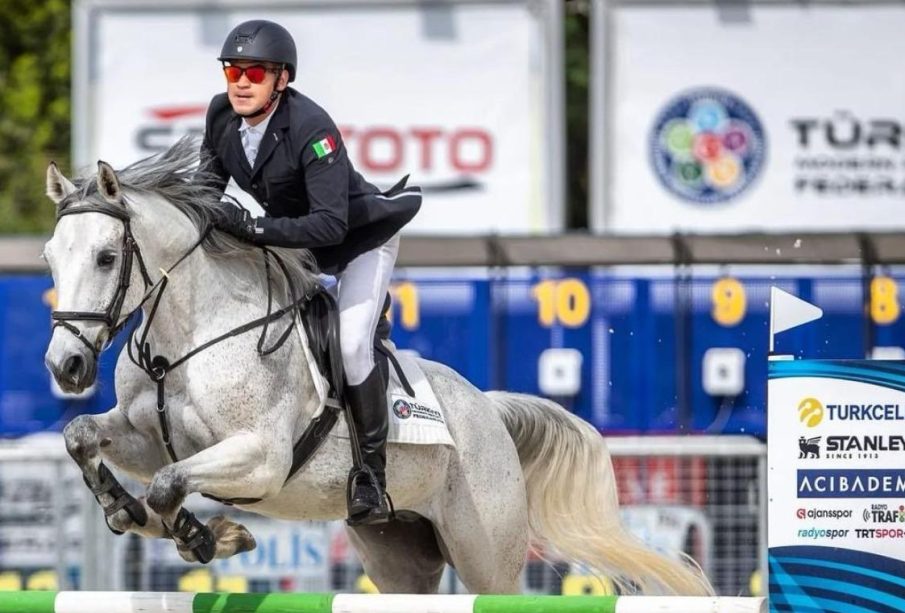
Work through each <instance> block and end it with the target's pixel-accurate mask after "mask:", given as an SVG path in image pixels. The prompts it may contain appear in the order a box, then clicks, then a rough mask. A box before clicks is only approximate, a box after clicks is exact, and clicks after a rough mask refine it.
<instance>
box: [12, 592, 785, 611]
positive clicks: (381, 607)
mask: <svg viewBox="0 0 905 613" xmlns="http://www.w3.org/2000/svg"><path fill="white" fill-rule="evenodd" d="M766 610H767V609H766V604H765V601H764V599H763V598H691V597H665V596H664V597H656V596H417V595H409V594H399V595H394V594H379V595H372V594H292V593H273V594H225V593H219V594H213V593H211V594H205V593H197V594H195V593H189V592H0V612H2V613H659V612H663V613H761V612H765V611H766Z"/></svg>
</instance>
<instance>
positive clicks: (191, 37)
mask: <svg viewBox="0 0 905 613" xmlns="http://www.w3.org/2000/svg"><path fill="white" fill-rule="evenodd" d="M533 4H534V3H531V2H525V1H511V2H486V3H484V2H469V3H464V4H455V3H451V4H445V3H444V4H442V5H432V4H427V5H426V4H424V3H420V2H419V3H416V2H370V3H362V2H330V3H325V2H317V3H315V2H294V3H291V4H290V3H288V2H285V3H280V2H275V3H273V2H272V3H268V4H267V5H266V6H265V7H262V8H260V9H259V8H257V7H256V6H255V5H254V4H253V3H250V2H249V3H230V4H225V5H218V7H216V8H211V6H210V5H209V4H207V3H205V4H200V3H195V4H192V3H183V4H175V3H172V4H170V3H163V4H162V5H160V4H155V5H147V4H144V3H139V2H102V1H100V0H98V1H90V0H85V1H83V2H81V3H80V5H79V9H78V11H79V12H78V13H77V14H78V15H80V16H81V18H80V19H78V20H77V26H78V27H77V29H76V40H77V45H76V49H77V58H78V61H77V63H76V67H77V70H76V79H75V84H76V94H77V103H76V106H75V113H74V114H75V117H74V123H75V124H76V132H75V137H76V139H75V140H76V142H75V147H76V155H75V159H76V161H77V164H80V165H85V166H88V167H93V165H94V164H95V162H96V160H97V159H99V158H100V159H104V160H105V161H107V162H110V163H112V164H114V166H116V167H119V166H121V165H124V164H126V163H129V162H132V161H135V160H137V159H140V158H142V157H146V156H147V155H149V154H151V153H154V152H157V151H160V150H162V149H163V148H165V147H167V146H169V145H170V144H172V143H173V142H175V140H176V139H177V138H178V137H179V136H182V135H183V134H185V133H196V134H201V133H202V132H203V129H204V117H205V110H206V107H207V104H208V102H209V101H210V99H211V97H212V96H213V95H214V94H216V93H219V92H222V91H225V80H224V77H223V74H222V71H221V69H220V65H219V63H218V62H217V61H216V58H217V56H218V55H219V52H220V48H221V46H222V44H223V40H224V39H225V37H226V35H227V33H228V32H229V31H230V30H231V29H232V27H234V26H235V25H237V24H238V23H240V22H242V21H245V20H249V19H270V20H273V21H276V22H278V23H280V24H281V25H283V26H285V27H286V28H287V29H288V30H289V31H290V32H291V33H292V35H293V37H294V39H295V41H296V44H297V47H298V54H299V65H298V76H297V79H296V81H295V82H294V83H293V84H292V86H294V87H295V88H297V89H298V90H299V91H301V92H302V93H304V94H306V95H308V96H310V97H311V98H312V99H314V100H315V101H316V102H317V103H318V104H320V105H321V106H323V107H324V108H325V109H326V110H327V111H328V112H329V113H330V115H331V116H332V117H333V119H334V120H335V121H336V123H337V125H338V126H339V127H340V130H341V132H342V134H343V140H344V142H345V144H346V146H347V147H348V150H349V153H350V158H351V160H352V162H353V164H354V165H355V167H356V169H357V170H358V171H359V172H361V173H362V174H363V175H364V176H365V177H366V178H368V179H369V180H371V181H372V182H374V183H375V184H377V185H378V186H382V187H389V186H390V185H392V184H394V183H395V182H396V181H397V180H398V179H399V178H400V177H402V176H403V175H405V174H408V173H411V175H412V179H411V183H412V184H418V185H421V186H422V187H423V188H424V190H425V194H426V197H425V199H424V204H423V206H422V208H421V211H420V213H419V214H418V215H417V216H416V218H415V219H414V220H413V222H412V223H411V224H409V226H408V227H407V229H406V231H407V232H417V233H445V234H449V233H474V232H490V231H498V232H551V231H556V230H560V229H561V228H562V218H563V215H562V206H563V203H562V198H561V195H560V194H557V193H556V190H557V188H556V186H555V185H554V184H555V183H556V182H557V180H558V179H556V178H554V177H551V176H550V174H551V171H550V169H551V168H553V167H554V165H551V164H550V163H549V157H550V156H551V154H552V153H554V152H556V151H557V148H556V147H554V146H553V144H551V142H550V139H549V138H548V136H547V134H548V132H549V131H550V126H551V125H552V124H551V123H550V122H551V121H552V117H553V116H554V115H555V114H556V112H557V111H556V110H555V109H552V108H551V105H550V100H551V96H549V95H548V93H547V86H548V84H549V83H550V82H552V74H553V72H552V70H551V62H550V61H549V58H548V55H549V54H548V51H549V47H550V40H551V37H550V32H549V30H550V27H551V26H550V23H551V15H553V14H555V13H556V11H551V10H549V9H547V10H541V11H537V10H533V9H532V5H533ZM545 4H546V5H550V3H549V2H548V3H545Z"/></svg>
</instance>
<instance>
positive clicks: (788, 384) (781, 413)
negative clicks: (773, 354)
mask: <svg viewBox="0 0 905 613" xmlns="http://www.w3.org/2000/svg"><path fill="white" fill-rule="evenodd" d="M768 396H769V398H768V405H769V406H768V434H767V442H768V462H769V471H768V473H769V478H768V487H767V490H768V495H769V517H768V525H769V528H768V541H769V560H770V603H771V610H777V611H790V610H795V611H804V610H845V611H860V610H864V611H867V610H871V611H874V610H886V608H892V609H894V610H902V609H903V607H905V582H903V581H902V579H901V577H902V576H903V575H905V546H903V545H905V362H898V361H879V360H851V361H841V360H839V361H834V360H790V361H771V362H770V366H769V383H768ZM878 606H879V607H880V608H879V609H878V608H876V607H878Z"/></svg>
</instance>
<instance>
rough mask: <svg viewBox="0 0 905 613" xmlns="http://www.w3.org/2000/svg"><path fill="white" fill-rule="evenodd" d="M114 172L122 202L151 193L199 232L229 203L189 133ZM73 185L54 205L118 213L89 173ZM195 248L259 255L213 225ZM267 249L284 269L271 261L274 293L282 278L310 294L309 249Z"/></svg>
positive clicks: (284, 289)
mask: <svg viewBox="0 0 905 613" xmlns="http://www.w3.org/2000/svg"><path fill="white" fill-rule="evenodd" d="M116 177H117V179H119V182H120V185H121V187H122V189H123V192H124V193H125V194H126V200H127V202H128V195H129V192H147V193H153V194H156V195H158V196H160V197H161V198H163V199H165V200H166V201H167V202H169V203H170V204H172V205H173V206H175V207H176V208H177V209H179V210H180V211H182V213H184V214H185V216H186V217H188V218H189V220H190V221H191V222H192V224H193V225H194V226H195V228H196V229H197V230H198V231H199V233H200V232H203V231H204V229H205V228H207V227H208V226H210V225H211V224H212V221H213V219H214V218H215V217H217V216H218V215H219V212H218V211H220V210H221V209H222V207H223V206H229V205H224V204H223V203H222V202H221V200H222V198H223V192H222V190H221V189H220V188H219V187H216V185H217V183H218V181H219V179H218V178H217V177H216V175H214V174H213V173H212V172H211V171H210V168H209V167H208V166H207V165H204V164H202V163H201V159H200V155H199V144H198V141H197V139H195V138H191V137H184V138H181V139H180V140H179V141H178V142H177V143H176V144H175V145H173V146H172V147H170V148H169V149H168V150H167V151H164V152H163V153H160V154H158V155H153V156H150V157H147V158H144V159H142V160H139V161H137V162H135V163H133V164H130V165H129V166H127V167H126V168H123V169H122V170H118V171H116ZM75 185H76V191H75V192H74V193H72V194H70V195H69V196H67V197H66V198H65V199H64V200H62V201H61V202H60V203H59V205H58V209H59V210H63V209H65V208H67V207H69V206H77V205H82V204H85V205H90V206H94V207H99V208H102V209H109V210H111V211H112V212H114V214H115V213H116V212H119V213H120V214H121V213H122V207H120V206H119V205H115V204H111V203H109V202H107V201H106V200H105V199H104V198H103V197H102V196H101V195H100V194H99V193H98V189H97V181H96V179H95V178H94V177H93V176H92V177H88V178H82V179H78V180H76V181H75ZM126 212H127V214H129V213H130V212H131V211H130V210H129V207H126ZM201 247H202V248H203V249H204V250H205V251H206V252H207V253H209V254H211V255H213V256H215V257H218V258H221V257H222V258H223V259H231V258H240V259H245V260H250V261H257V262H261V263H263V255H262V252H261V250H260V249H259V248H258V247H256V246H254V245H251V244H249V243H246V242H244V241H240V240H239V239H237V238H235V237H233V236H231V235H230V234H227V233H225V232H220V231H218V230H213V231H211V232H210V233H209V234H208V236H207V238H206V239H205V240H204V242H202V244H201ZM270 249H271V251H273V252H274V253H276V254H277V255H278V256H279V257H280V258H281V259H282V261H283V263H284V264H285V266H286V269H287V271H288V273H289V279H286V278H285V276H284V275H283V274H282V273H281V271H280V269H279V266H277V265H276V263H275V262H271V264H272V266H271V271H272V273H271V274H272V278H273V280H274V282H275V289H276V290H277V291H278V292H281V293H282V294H283V295H285V296H288V283H287V281H291V282H292V284H293V285H294V286H295V287H296V288H297V290H298V291H299V292H300V293H310V292H312V291H313V290H314V289H315V288H316V287H317V286H318V285H319V284H320V279H319V278H318V269H317V263H316V261H315V259H314V256H313V255H312V254H311V252H310V251H308V250H307V249H283V248H277V247H273V248H270Z"/></svg>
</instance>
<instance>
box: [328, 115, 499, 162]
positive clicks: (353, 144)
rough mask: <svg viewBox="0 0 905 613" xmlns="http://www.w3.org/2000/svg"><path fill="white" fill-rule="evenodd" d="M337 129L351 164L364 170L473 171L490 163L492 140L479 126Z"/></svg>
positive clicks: (352, 127)
mask: <svg viewBox="0 0 905 613" xmlns="http://www.w3.org/2000/svg"><path fill="white" fill-rule="evenodd" d="M340 132H342V135H343V140H344V141H345V143H346V147H348V149H349V151H350V152H351V154H352V157H353V160H352V161H353V163H354V164H355V166H356V167H357V168H360V169H361V170H364V171H370V172H401V171H403V170H406V169H415V170H421V171H426V172H430V171H432V170H438V169H449V170H452V171H455V172H457V173H470V174H474V173H482V172H486V171H487V170H489V169H490V168H491V166H492V165H493V158H494V139H493V136H492V135H491V134H490V132H488V131H487V130H485V129H483V128H478V127H457V128H449V129H446V128H441V127H439V126H415V127H410V128H395V127H389V126H381V127H376V126H375V127H366V128H359V127H354V126H341V127H340Z"/></svg>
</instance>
